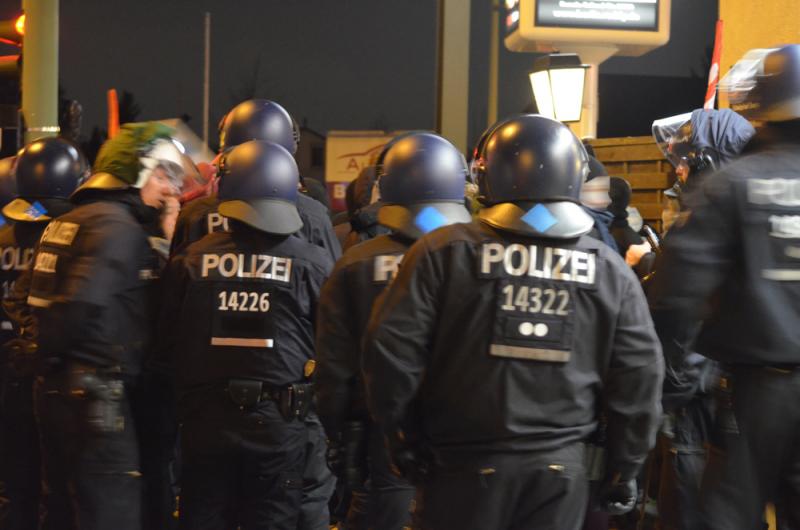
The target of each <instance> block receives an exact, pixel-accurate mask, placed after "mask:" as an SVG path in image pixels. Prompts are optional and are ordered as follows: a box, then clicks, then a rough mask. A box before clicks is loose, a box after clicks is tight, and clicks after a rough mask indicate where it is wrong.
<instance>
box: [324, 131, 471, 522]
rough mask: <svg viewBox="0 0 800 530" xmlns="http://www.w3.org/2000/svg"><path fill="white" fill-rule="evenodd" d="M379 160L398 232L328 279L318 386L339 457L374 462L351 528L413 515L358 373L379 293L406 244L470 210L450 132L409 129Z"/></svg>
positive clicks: (383, 214)
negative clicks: (372, 419)
mask: <svg viewBox="0 0 800 530" xmlns="http://www.w3.org/2000/svg"><path fill="white" fill-rule="evenodd" d="M381 167H382V170H381V171H382V173H381V175H380V176H379V180H378V182H379V184H378V185H379V186H380V192H381V198H382V201H383V202H382V204H383V205H382V206H381V209H380V210H379V211H378V220H379V221H380V222H381V224H382V225H384V226H386V227H387V228H389V229H390V230H391V231H392V232H391V234H387V235H381V236H378V237H376V238H374V239H370V240H368V241H365V242H363V243H361V244H358V245H355V246H354V247H352V248H350V249H349V250H348V251H347V252H346V253H345V255H344V257H343V258H342V259H341V260H339V262H338V263H337V264H336V268H335V269H334V271H333V273H332V274H331V277H330V279H329V280H328V281H327V282H326V283H325V287H324V288H323V291H322V296H321V300H320V311H319V321H318V328H317V360H318V364H317V375H316V385H317V396H318V402H319V412H320V417H321V419H322V421H323V424H324V425H325V429H326V431H327V433H328V436H329V437H330V438H331V439H332V440H336V441H338V443H339V444H341V445H342V447H340V448H338V449H339V450H341V451H343V452H344V453H345V455H343V456H342V457H341V458H343V459H348V458H349V459H355V460H356V461H358V460H366V461H367V462H368V476H367V477H363V478H365V479H366V481H364V482H363V483H359V484H356V485H355V486H356V488H357V490H361V491H356V492H355V498H354V499H353V502H352V503H351V506H350V512H349V517H348V521H347V528H353V529H356V528H365V529H366V528H378V529H384V530H388V529H398V530H399V529H401V528H403V527H404V526H407V525H409V524H410V522H411V521H410V512H409V505H410V503H411V501H412V499H413V497H414V493H415V490H414V488H413V487H412V486H411V485H410V484H409V483H408V482H406V481H404V480H402V479H400V478H398V477H396V476H395V475H394V474H393V473H392V472H391V470H390V466H389V459H388V454H387V453H386V451H385V448H384V443H383V433H382V432H381V431H380V429H378V428H376V427H375V426H374V425H372V424H371V422H370V421H369V419H368V413H367V411H366V406H365V403H364V396H363V389H362V385H363V383H362V381H361V377H360V366H361V338H362V336H363V334H364V331H365V329H366V325H367V321H368V319H369V314H370V311H371V309H372V305H373V302H374V301H375V298H377V296H378V295H379V294H380V293H381V292H382V291H383V289H384V288H385V287H386V285H387V284H388V283H389V281H390V280H391V279H392V278H393V277H394V275H395V274H396V273H397V269H398V266H399V264H400V261H401V260H402V258H403V254H404V253H405V251H406V250H408V247H409V246H411V244H412V243H413V242H414V241H415V240H416V239H417V238H419V237H420V236H422V235H424V234H426V233H428V232H431V231H432V230H434V229H436V228H439V227H441V226H445V225H448V224H452V223H459V222H462V223H463V222H469V221H470V220H471V217H470V214H469V212H468V211H467V209H466V208H465V207H464V183H465V181H466V173H467V168H466V165H465V163H464V158H463V157H462V156H461V153H459V152H458V150H457V149H456V148H455V147H453V145H452V144H450V142H448V141H447V140H445V139H444V138H442V137H440V136H437V135H435V134H430V133H415V134H413V135H410V136H406V137H404V138H403V139H402V140H399V141H398V142H396V143H394V145H393V146H392V147H391V148H390V149H389V150H388V151H387V152H386V155H385V160H384V163H383V164H382V166H381ZM358 433H363V436H356V435H357V434H358ZM334 443H337V442H334ZM359 446H361V447H359ZM359 449H361V451H358V450H359ZM354 451H358V452H360V453H362V454H356V455H353V454H352V453H353V452H354ZM359 457H360V458H359ZM345 464H349V462H345ZM345 471H347V470H345ZM340 476H341V474H340ZM359 478H360V477H359ZM356 482H361V481H360V480H356Z"/></svg>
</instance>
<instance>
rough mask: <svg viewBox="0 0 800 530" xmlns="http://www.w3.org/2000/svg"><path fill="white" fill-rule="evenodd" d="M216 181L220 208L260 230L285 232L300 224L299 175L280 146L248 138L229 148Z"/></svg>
mask: <svg viewBox="0 0 800 530" xmlns="http://www.w3.org/2000/svg"><path fill="white" fill-rule="evenodd" d="M226 167H227V173H226V175H225V178H224V179H222V180H220V184H219V195H218V196H219V200H220V205H219V212H220V213H221V214H222V215H224V216H226V217H230V218H232V219H236V220H238V221H241V222H243V223H245V224H248V225H250V226H252V227H253V228H256V229H258V230H261V231H263V232H268V233H270V234H279V235H288V234H292V233H294V232H297V231H298V230H300V229H301V228H302V227H303V222H302V221H301V220H300V215H299V214H298V213H297V204H296V203H297V194H298V190H297V186H298V183H299V181H300V177H299V174H298V171H297V164H296V163H295V161H294V157H292V154H291V153H290V152H289V151H287V150H286V149H284V148H283V147H282V146H280V145H278V144H275V143H271V142H263V141H259V140H251V141H249V142H245V143H243V144H241V145H238V146H236V147H234V148H233V149H231V150H230V151H229V152H228V153H227V156H226Z"/></svg>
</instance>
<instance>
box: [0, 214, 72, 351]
mask: <svg viewBox="0 0 800 530" xmlns="http://www.w3.org/2000/svg"><path fill="white" fill-rule="evenodd" d="M30 202H31V203H32V206H31V209H30V210H29V212H28V213H29V215H30V216H31V220H30V221H15V222H9V223H8V224H3V225H2V227H0V252H2V256H1V257H2V262H1V264H2V271H1V272H0V278H1V279H2V282H3V313H5V315H4V319H3V323H2V333H0V336H1V337H2V340H3V341H4V342H5V341H7V340H9V339H12V338H17V337H19V338H22V339H24V340H27V341H30V342H34V341H35V340H36V332H37V325H36V318H35V317H34V315H33V311H32V310H31V307H30V306H29V305H28V289H29V287H30V281H31V270H30V266H29V265H30V263H31V261H32V259H33V254H34V252H35V251H36V246H37V244H38V243H39V238H40V237H41V235H42V232H43V231H44V229H45V228H46V227H47V223H48V222H49V219H50V218H54V217H58V216H59V215H62V214H64V213H66V212H68V211H70V210H71V209H72V204H71V203H70V202H69V201H68V200H67V199H41V200H40V201H36V200H33V199H32V200H31V201H30ZM45 216H46V217H45ZM37 217H45V219H44V220H37ZM12 260H13V262H12ZM12 328H13V331H12Z"/></svg>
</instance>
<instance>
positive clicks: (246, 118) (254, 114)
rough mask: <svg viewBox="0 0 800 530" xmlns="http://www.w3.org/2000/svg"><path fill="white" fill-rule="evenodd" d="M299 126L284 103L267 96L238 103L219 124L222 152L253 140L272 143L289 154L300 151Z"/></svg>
mask: <svg viewBox="0 0 800 530" xmlns="http://www.w3.org/2000/svg"><path fill="white" fill-rule="evenodd" d="M298 135H299V129H297V128H296V124H295V121H294V120H293V119H292V117H291V115H290V114H289V113H288V112H287V111H286V109H284V108H283V107H282V106H280V105H278V104H277V103H275V102H274V101H269V100H267V99H251V100H249V101H245V102H243V103H239V104H238V105H236V106H235V107H233V109H231V111H230V112H228V114H227V115H226V116H225V118H224V120H223V122H222V126H221V127H220V134H219V146H220V151H225V150H227V149H230V148H232V147H236V146H237V145H239V144H243V143H245V142H248V141H250V140H260V141H264V142H273V143H276V144H278V145H280V146H282V147H283V148H284V149H286V150H288V151H289V152H290V153H292V154H294V153H295V152H297V143H298V141H299V136H298Z"/></svg>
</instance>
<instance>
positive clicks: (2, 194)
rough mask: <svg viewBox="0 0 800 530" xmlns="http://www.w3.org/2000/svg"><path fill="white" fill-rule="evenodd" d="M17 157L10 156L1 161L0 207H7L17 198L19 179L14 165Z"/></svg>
mask: <svg viewBox="0 0 800 530" xmlns="http://www.w3.org/2000/svg"><path fill="white" fill-rule="evenodd" d="M16 161H17V157H15V156H9V157H7V158H3V159H2V160H0V205H2V206H5V205H6V204H8V203H10V202H11V201H13V200H14V198H15V197H16V196H17V178H16V176H15V175H14V164H15V163H16Z"/></svg>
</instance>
